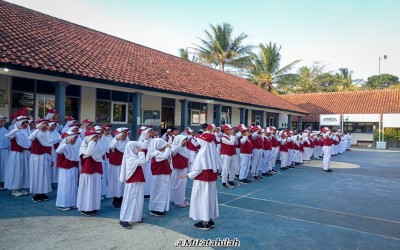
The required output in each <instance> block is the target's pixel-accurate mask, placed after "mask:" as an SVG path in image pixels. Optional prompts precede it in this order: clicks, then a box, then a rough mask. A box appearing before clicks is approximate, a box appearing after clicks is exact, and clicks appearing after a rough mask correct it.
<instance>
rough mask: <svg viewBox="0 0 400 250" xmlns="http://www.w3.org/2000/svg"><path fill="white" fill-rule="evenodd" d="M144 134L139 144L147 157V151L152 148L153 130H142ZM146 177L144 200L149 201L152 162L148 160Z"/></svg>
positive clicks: (145, 169)
mask: <svg viewBox="0 0 400 250" xmlns="http://www.w3.org/2000/svg"><path fill="white" fill-rule="evenodd" d="M141 129H143V130H142V133H141V134H140V137H139V140H138V142H139V143H140V146H141V147H142V150H143V152H144V154H145V155H146V156H147V151H148V148H149V147H150V143H151V141H152V140H153V139H152V131H153V129H152V128H141ZM144 177H145V179H146V183H145V184H144V198H145V199H149V198H150V188H151V178H152V174H151V162H150V161H149V160H147V162H146V166H145V167H144Z"/></svg>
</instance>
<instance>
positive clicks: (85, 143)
mask: <svg viewBox="0 0 400 250" xmlns="http://www.w3.org/2000/svg"><path fill="white" fill-rule="evenodd" d="M94 136H97V134H94V135H88V136H85V137H84V138H83V140H82V144H81V146H80V148H79V155H84V156H90V157H92V158H93V160H95V161H97V162H102V161H103V155H102V154H101V151H100V150H99V148H98V145H97V143H96V142H93V143H95V144H96V150H93V152H88V147H89V143H90V142H91V141H90V140H91V139H92V138H93V137H94Z"/></svg>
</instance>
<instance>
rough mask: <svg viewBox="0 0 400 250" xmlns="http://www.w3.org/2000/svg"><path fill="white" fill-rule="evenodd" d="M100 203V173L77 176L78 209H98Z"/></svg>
mask: <svg viewBox="0 0 400 250" xmlns="http://www.w3.org/2000/svg"><path fill="white" fill-rule="evenodd" d="M100 204H101V174H99V173H94V174H81V176H80V177H79V188H78V197H77V200H76V207H77V208H78V211H93V210H99V209H100Z"/></svg>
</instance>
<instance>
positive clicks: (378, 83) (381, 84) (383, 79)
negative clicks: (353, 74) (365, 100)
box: [364, 74, 399, 89]
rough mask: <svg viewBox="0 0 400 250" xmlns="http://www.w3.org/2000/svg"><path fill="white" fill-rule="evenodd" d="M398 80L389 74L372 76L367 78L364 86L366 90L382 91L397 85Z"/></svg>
mask: <svg viewBox="0 0 400 250" xmlns="http://www.w3.org/2000/svg"><path fill="white" fill-rule="evenodd" d="M398 83H399V78H398V77H397V76H394V75H390V74H381V75H373V76H370V77H368V80H367V82H366V83H365V85H364V88H366V89H383V88H388V87H391V86H392V85H395V84H398Z"/></svg>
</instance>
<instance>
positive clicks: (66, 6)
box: [8, 0, 400, 80]
mask: <svg viewBox="0 0 400 250" xmlns="http://www.w3.org/2000/svg"><path fill="white" fill-rule="evenodd" d="M8 1H9V2H12V3H16V4H18V5H22V6H25V7H28V8H31V9H34V10H37V11H40V12H43V13H46V14H49V15H52V16H55V17H58V18H61V19H65V20H68V21H71V22H74V23H78V24H80V25H83V26H86V27H89V28H93V29H96V30H99V31H102V32H105V33H107V34H111V35H114V36H117V37H120V38H124V39H126V40H129V41H132V42H135V43H139V44H142V45H144V46H147V47H150V48H153V49H157V50H160V51H164V52H166V53H169V54H173V55H178V49H179V48H186V47H194V45H193V44H199V40H198V37H204V29H208V27H209V24H210V23H211V24H214V25H216V24H222V23H223V22H227V23H230V24H232V25H233V26H234V29H235V30H234V33H235V34H236V35H238V34H239V33H242V32H244V33H246V34H247V35H248V36H249V37H248V39H247V40H245V41H246V42H247V43H248V44H253V45H258V44H259V43H269V42H270V41H271V42H276V43H277V44H278V45H281V46H282V49H281V54H282V62H281V66H284V65H286V64H288V63H290V62H291V61H294V60H296V59H302V62H301V63H300V64H299V66H304V65H311V64H312V62H313V61H319V62H322V63H323V64H326V65H327V66H328V69H330V70H333V71H335V70H337V69H338V68H341V67H347V68H349V69H350V70H352V71H353V72H354V73H353V79H360V78H363V79H364V80H366V79H367V78H368V76H370V75H374V74H378V63H379V57H383V55H385V54H386V55H388V59H387V60H384V61H383V60H382V61H381V73H389V74H393V75H397V76H399V77H400V14H399V13H400V1H398V0H280V1H277V0H241V1H239V0H202V1H195V0H164V1H161V0H154V1H151V0H147V1H145V0H142V1H134V0H131V1H128V0H113V1H106V0H57V1H54V0H34V1H32V0H8ZM295 71H296V70H294V71H293V72H295Z"/></svg>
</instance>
